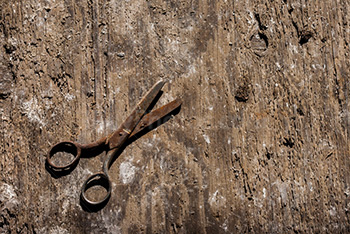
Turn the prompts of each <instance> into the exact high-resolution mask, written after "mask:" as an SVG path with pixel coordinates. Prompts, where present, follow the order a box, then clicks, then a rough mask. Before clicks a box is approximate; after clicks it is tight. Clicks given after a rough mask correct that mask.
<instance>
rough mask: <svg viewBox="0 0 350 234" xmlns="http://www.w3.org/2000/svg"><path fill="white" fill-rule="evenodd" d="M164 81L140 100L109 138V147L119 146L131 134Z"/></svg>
mask: <svg viewBox="0 0 350 234" xmlns="http://www.w3.org/2000/svg"><path fill="white" fill-rule="evenodd" d="M164 84H165V82H164V81H158V82H157V83H156V84H155V85H154V86H153V87H152V88H151V89H150V91H148V93H147V94H146V95H145V96H144V97H143V98H142V99H141V101H140V102H139V104H138V105H137V106H136V108H135V109H134V110H133V111H132V112H131V114H130V115H129V117H128V118H127V119H126V120H125V122H124V123H123V124H122V125H121V126H120V127H119V128H118V130H117V131H115V132H114V133H113V134H112V135H111V136H110V137H109V140H108V142H109V147H110V149H113V148H115V147H118V146H120V145H121V144H123V143H124V142H125V140H126V139H127V138H128V137H129V136H130V134H131V133H132V132H133V130H134V128H135V127H136V125H137V124H138V123H139V121H140V119H141V118H142V117H143V116H144V114H145V112H146V110H147V109H148V107H149V106H150V105H151V104H152V102H153V100H154V99H155V98H156V97H157V95H158V93H159V92H160V90H161V89H162V87H163V85H164Z"/></svg>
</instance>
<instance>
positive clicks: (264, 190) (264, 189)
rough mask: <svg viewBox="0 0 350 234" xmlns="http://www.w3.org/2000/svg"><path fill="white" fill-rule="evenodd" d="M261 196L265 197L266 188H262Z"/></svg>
mask: <svg viewBox="0 0 350 234" xmlns="http://www.w3.org/2000/svg"><path fill="white" fill-rule="evenodd" d="M263 197H264V198H266V188H263Z"/></svg>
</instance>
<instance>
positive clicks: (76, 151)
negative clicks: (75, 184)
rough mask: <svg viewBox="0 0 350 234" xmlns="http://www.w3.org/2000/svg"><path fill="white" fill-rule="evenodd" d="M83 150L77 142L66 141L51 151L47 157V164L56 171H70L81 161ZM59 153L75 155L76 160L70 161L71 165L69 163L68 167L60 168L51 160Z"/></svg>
mask: <svg viewBox="0 0 350 234" xmlns="http://www.w3.org/2000/svg"><path fill="white" fill-rule="evenodd" d="M81 150H82V146H81V145H80V144H78V143H76V142H72V141H64V142H60V143H58V144H56V145H54V146H53V147H52V148H51V149H50V152H49V153H48V155H47V157H46V162H47V163H48V165H49V166H50V167H51V168H53V169H55V170H62V171H63V170H68V169H70V168H72V167H74V166H75V165H76V164H77V163H78V162H79V159H80V156H81ZM58 152H66V153H70V154H72V155H74V159H73V160H72V161H70V162H69V163H67V164H66V165H63V166H61V165H60V166H58V165H56V164H54V163H53V162H52V160H51V158H52V157H53V156H54V155H55V154H56V153H58Z"/></svg>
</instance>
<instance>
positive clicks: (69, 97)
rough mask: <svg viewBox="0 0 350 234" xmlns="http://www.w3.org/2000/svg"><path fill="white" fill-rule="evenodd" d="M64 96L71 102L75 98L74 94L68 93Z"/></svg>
mask: <svg viewBox="0 0 350 234" xmlns="http://www.w3.org/2000/svg"><path fill="white" fill-rule="evenodd" d="M64 98H65V99H66V100H67V101H69V102H70V101H72V100H73V99H74V98H75V96H74V95H73V94H69V93H67V94H66V95H64Z"/></svg>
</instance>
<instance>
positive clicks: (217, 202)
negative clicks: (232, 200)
mask: <svg viewBox="0 0 350 234" xmlns="http://www.w3.org/2000/svg"><path fill="white" fill-rule="evenodd" d="M208 203H209V204H210V206H216V207H222V206H224V205H225V204H226V198H225V197H223V196H222V195H220V194H219V190H216V191H215V192H214V193H213V194H212V195H211V196H209V199H208Z"/></svg>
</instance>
